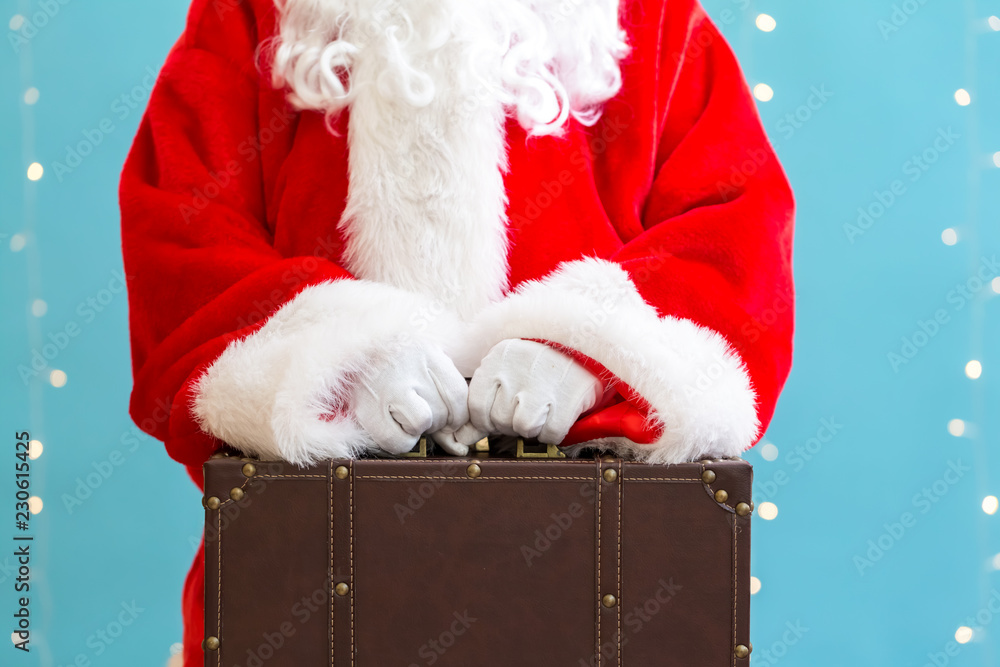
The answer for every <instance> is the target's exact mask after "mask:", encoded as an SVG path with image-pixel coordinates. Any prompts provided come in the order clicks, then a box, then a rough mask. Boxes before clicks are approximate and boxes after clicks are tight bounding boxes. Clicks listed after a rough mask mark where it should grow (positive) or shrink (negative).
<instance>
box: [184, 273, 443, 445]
mask: <svg viewBox="0 0 1000 667" xmlns="http://www.w3.org/2000/svg"><path fill="white" fill-rule="evenodd" d="M461 326H462V325H461V324H460V323H459V322H458V320H457V318H455V317H454V316H453V315H451V314H450V313H448V312H447V311H446V310H445V309H442V308H441V307H440V305H439V304H436V303H434V302H433V301H431V300H430V299H427V298H424V297H421V296H419V295H415V294H412V293H407V292H404V291H402V290H399V289H396V288H394V287H390V286H388V285H379V284H375V283H371V282H367V281H360V280H348V279H345V280H337V281H332V282H326V283H321V284H318V285H313V286H310V287H307V288H306V289H304V290H302V291H301V292H300V293H299V294H298V295H297V296H296V297H295V298H294V299H292V300H291V301H289V302H288V303H287V304H285V305H284V306H283V307H282V308H281V309H280V310H278V311H277V312H276V313H275V314H274V315H272V316H271V318H270V319H268V321H267V322H266V323H265V324H264V326H262V327H261V328H260V329H258V330H257V331H256V332H254V333H253V334H251V335H249V336H247V337H246V338H244V339H242V340H235V341H233V342H232V343H230V345H229V346H228V347H227V348H226V349H225V351H223V353H222V354H221V355H220V356H219V358H218V359H217V360H216V361H215V363H213V364H212V366H211V367H209V368H208V370H207V371H206V372H205V373H204V374H203V375H202V376H201V378H199V380H198V383H197V386H196V388H195V398H194V402H193V406H192V407H193V413H194V416H195V418H196V419H197V420H198V422H199V424H200V425H201V428H202V429H203V430H204V431H205V432H207V433H210V434H212V435H214V436H215V437H217V438H219V439H220V440H222V441H224V442H226V443H228V444H230V445H232V446H234V447H237V448H238V449H241V450H242V451H244V452H246V453H247V454H252V455H257V456H259V457H261V458H264V459H283V460H286V461H289V462H291V463H295V464H298V465H307V464H310V463H314V462H316V461H320V460H324V459H327V458H338V457H349V456H354V455H356V454H357V453H359V452H361V451H364V450H367V449H369V448H372V447H373V445H374V443H373V442H372V440H371V438H370V436H368V434H367V433H366V432H365V431H364V430H363V429H362V428H361V427H360V426H359V425H358V424H357V423H356V421H355V420H354V418H353V417H352V416H351V413H350V411H349V410H348V409H347V407H346V399H347V395H348V392H349V388H350V385H351V381H352V379H353V378H355V377H357V376H358V375H359V374H362V373H365V372H366V371H368V370H370V369H371V366H372V362H373V360H374V359H376V358H377V355H391V354H394V353H395V351H398V350H399V349H400V348H401V347H402V346H406V345H409V344H412V343H415V342H417V341H421V342H425V343H426V342H430V343H434V344H438V345H440V346H441V347H442V348H443V349H444V350H445V352H448V351H449V348H450V345H451V341H454V340H457V339H459V338H460V337H461V336H460V331H461ZM331 415H335V416H333V417H332V418H331Z"/></svg>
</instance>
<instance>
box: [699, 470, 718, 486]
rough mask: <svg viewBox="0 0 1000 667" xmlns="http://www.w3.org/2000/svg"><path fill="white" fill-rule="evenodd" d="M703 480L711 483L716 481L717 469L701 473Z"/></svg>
mask: <svg viewBox="0 0 1000 667" xmlns="http://www.w3.org/2000/svg"><path fill="white" fill-rule="evenodd" d="M701 481H703V482H705V484H711V483H712V482H714V481H715V471H714V470H706V471H705V472H703V473H701Z"/></svg>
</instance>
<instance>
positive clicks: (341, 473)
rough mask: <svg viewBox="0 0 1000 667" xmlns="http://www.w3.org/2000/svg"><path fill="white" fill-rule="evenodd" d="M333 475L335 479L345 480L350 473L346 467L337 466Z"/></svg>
mask: <svg viewBox="0 0 1000 667" xmlns="http://www.w3.org/2000/svg"><path fill="white" fill-rule="evenodd" d="M333 474H334V475H336V476H337V479H347V476H348V475H349V474H351V471H350V470H348V469H347V466H337V469H336V470H334V471H333Z"/></svg>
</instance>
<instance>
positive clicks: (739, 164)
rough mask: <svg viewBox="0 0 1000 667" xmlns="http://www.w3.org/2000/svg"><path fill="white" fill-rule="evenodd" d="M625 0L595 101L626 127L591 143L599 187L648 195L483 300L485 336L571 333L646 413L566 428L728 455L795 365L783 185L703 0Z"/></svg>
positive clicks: (649, 454)
mask: <svg viewBox="0 0 1000 667" xmlns="http://www.w3.org/2000/svg"><path fill="white" fill-rule="evenodd" d="M626 7H627V8H628V9H630V12H626V14H627V16H626V18H627V21H626V22H627V23H630V24H631V28H630V31H631V42H632V44H633V49H634V50H633V56H632V57H631V59H630V61H629V62H627V63H626V64H625V69H624V71H623V75H624V82H625V91H624V93H623V96H622V97H620V98H618V99H616V100H613V101H612V102H611V103H609V106H608V109H607V110H606V114H605V115H606V116H608V115H612V114H613V115H615V116H618V115H622V116H625V117H626V118H628V117H631V118H632V123H631V126H632V127H633V128H635V129H633V132H634V133H635V134H634V135H630V136H629V138H628V139H620V140H619V141H618V142H617V144H616V145H614V146H610V147H609V148H608V150H607V151H606V152H605V154H603V155H600V156H596V157H595V159H594V174H595V180H596V182H597V186H598V189H599V190H603V191H612V190H613V189H614V188H615V187H616V183H618V182H619V180H622V181H624V182H644V183H648V184H649V186H648V190H647V191H646V196H645V198H644V200H642V201H635V202H634V203H632V204H630V205H629V206H627V207H623V209H622V210H620V211H618V210H613V209H612V210H607V211H606V214H607V215H608V217H609V218H610V219H611V220H612V222H616V221H619V222H617V228H618V229H619V230H625V231H621V232H620V233H621V234H622V245H621V248H620V249H619V250H618V251H617V252H615V253H613V254H611V255H608V256H603V257H600V258H583V259H578V260H572V261H566V262H563V263H562V264H560V265H559V266H558V267H557V268H556V270H554V271H553V272H552V273H550V274H549V275H547V276H545V277H543V278H540V279H538V280H530V281H527V282H524V283H522V284H521V285H519V286H518V288H517V289H516V290H515V291H514V293H513V294H511V295H510V296H509V297H508V298H507V299H506V300H505V301H503V302H501V303H500V304H498V305H496V306H494V307H492V308H491V309H490V310H488V311H487V312H486V313H484V315H483V317H482V318H481V321H480V323H479V324H480V326H481V329H480V331H481V336H482V339H481V340H482V344H483V346H484V348H485V349H488V346H489V345H492V344H494V343H495V342H496V340H499V339H502V338H533V339H544V340H548V341H550V342H552V343H555V344H558V345H561V346H565V347H569V348H571V349H574V350H576V351H578V352H580V353H582V354H584V355H586V356H588V357H590V358H592V359H593V360H594V361H595V362H597V363H598V364H599V365H601V366H603V367H604V368H605V369H607V371H608V372H609V373H611V374H612V375H614V378H615V380H616V381H617V382H618V383H620V385H622V386H624V387H626V389H623V390H622V392H621V393H622V394H623V397H624V401H626V402H632V403H634V404H635V405H634V407H635V408H636V409H637V410H639V411H640V412H642V413H643V414H644V415H645V416H646V418H647V423H646V427H645V428H638V429H637V428H635V421H634V420H632V421H631V422H630V424H629V425H626V424H625V423H624V421H622V420H621V419H619V416H620V415H622V414H624V411H623V410H622V406H621V405H618V406H613V408H612V409H613V410H615V411H617V412H613V413H607V414H605V415H604V416H603V417H602V416H601V415H600V413H598V414H597V415H589V416H586V417H584V419H583V420H581V421H580V422H578V424H577V427H579V428H575V431H576V435H579V434H582V433H586V434H587V439H595V438H597V437H598V436H603V437H606V438H608V439H609V440H608V441H609V442H614V443H615V444H617V445H618V446H619V448H621V449H624V450H626V451H628V452H630V453H631V454H634V455H635V456H637V457H638V458H640V459H642V460H648V461H652V462H658V463H672V462H680V461H688V460H694V459H698V458H703V457H706V456H709V457H711V456H734V455H738V454H740V453H741V452H743V451H744V450H745V449H747V448H749V447H750V446H752V445H753V444H754V443H755V442H756V441H757V440H758V438H759V437H760V435H761V433H762V432H763V429H764V428H766V426H767V424H768V422H769V421H770V419H771V415H772V413H773V411H774V407H775V403H776V401H777V398H778V395H779V393H780V391H781V388H782V386H783V384H784V382H785V379H786V377H787V375H788V372H789V369H790V365H791V352H792V330H793V307H792V304H793V286H792V266H791V259H792V229H793V208H794V205H793V199H792V194H791V189H790V187H789V184H788V181H787V179H786V177H785V174H784V172H783V170H782V169H781V166H780V165H779V163H778V160H777V157H776V156H775V154H774V151H773V149H772V147H771V145H770V143H769V142H768V139H767V137H766V134H765V132H764V130H763V128H762V126H761V123H760V119H759V116H758V114H757V111H756V107H755V103H754V101H753V98H752V97H751V94H750V91H749V89H748V87H747V84H746V82H745V81H744V79H743V75H742V73H741V71H740V68H739V65H738V64H737V62H736V59H735V57H734V55H733V53H732V52H731V50H730V48H729V46H728V45H727V44H726V42H725V40H724V39H723V38H722V36H721V34H720V33H719V32H718V30H717V28H716V27H715V26H714V25H713V24H712V22H711V21H710V20H709V19H708V17H707V16H706V15H705V13H704V11H703V10H702V9H701V7H700V5H699V4H698V3H697V2H695V1H694V0H677V1H676V2H668V3H662V2H659V1H652V0H651V1H649V2H645V1H643V0H634V1H633V2H628V3H626ZM656 12H662V15H661V16H660V17H659V18H660V20H659V21H656V20H655V13H656ZM649 90H656V91H658V94H657V95H655V96H652V95H649V94H647V93H646V91H649ZM643 100H646V101H648V104H647V105H646V106H640V104H639V103H640V102H642V101H643ZM646 150H648V151H649V152H648V153H646V152H645V151H646ZM647 160H648V161H647ZM636 211H639V214H638V216H637V217H636V213H635V212H636ZM632 219H635V223H634V225H633V223H631V222H620V221H621V220H632ZM630 225H632V226H633V227H634V229H630V228H629V227H630ZM609 416H610V418H609ZM633 416H634V415H633ZM588 420H589V424H588V423H587V422H588ZM595 425H599V426H600V428H594V426H595ZM574 436H575V433H574V431H571V432H570V436H569V438H568V439H567V442H573V441H579V439H582V438H575V437H574ZM636 438H638V442H637V441H636Z"/></svg>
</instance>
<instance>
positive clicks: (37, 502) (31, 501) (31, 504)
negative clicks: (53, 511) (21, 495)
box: [28, 496, 45, 514]
mask: <svg viewBox="0 0 1000 667" xmlns="http://www.w3.org/2000/svg"><path fill="white" fill-rule="evenodd" d="M43 507H45V503H43V502H42V499H41V498H39V497H38V496H31V497H30V498H28V511H29V512H31V513H32V514H40V513H41V512H42V508H43Z"/></svg>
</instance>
